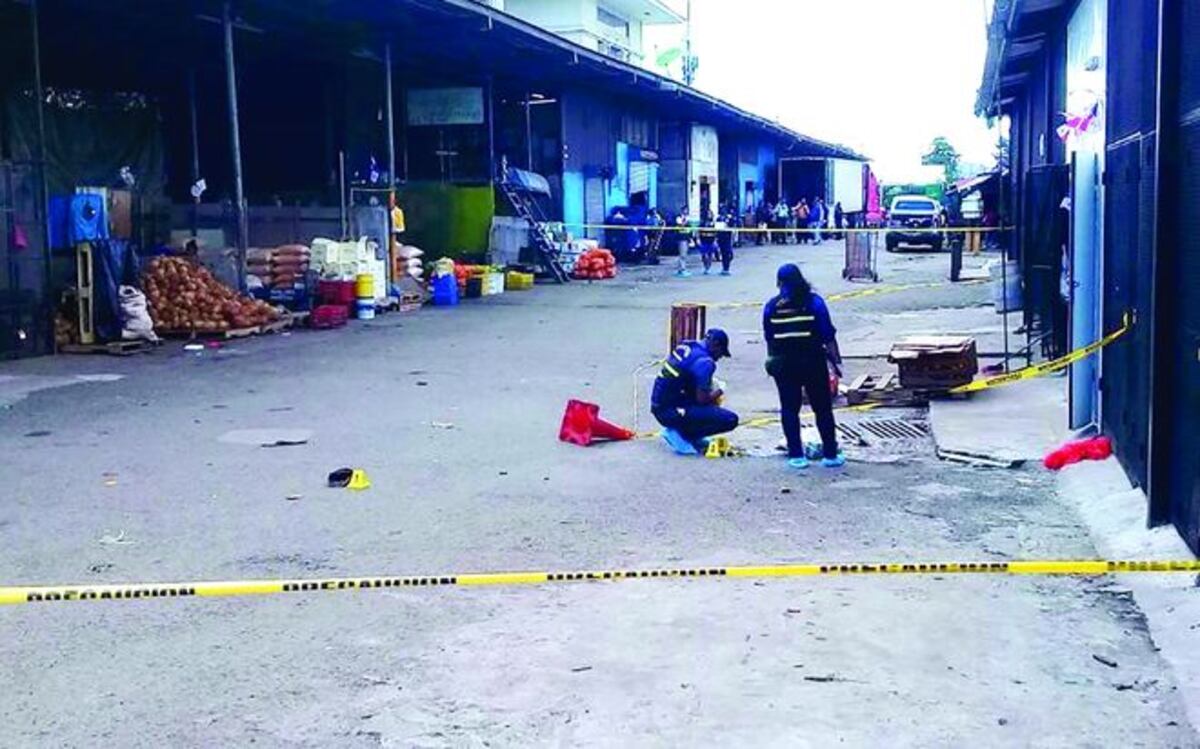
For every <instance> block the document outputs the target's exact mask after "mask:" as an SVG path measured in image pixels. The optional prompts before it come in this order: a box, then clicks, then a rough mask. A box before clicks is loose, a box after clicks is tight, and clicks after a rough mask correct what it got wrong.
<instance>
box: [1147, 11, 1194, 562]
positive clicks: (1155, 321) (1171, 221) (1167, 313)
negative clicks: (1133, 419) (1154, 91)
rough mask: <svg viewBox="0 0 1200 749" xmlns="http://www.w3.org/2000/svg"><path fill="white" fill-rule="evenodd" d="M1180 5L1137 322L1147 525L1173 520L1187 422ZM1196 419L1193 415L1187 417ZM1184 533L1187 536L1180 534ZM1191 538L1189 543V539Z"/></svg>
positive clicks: (1163, 15) (1165, 62) (1159, 69)
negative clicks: (1179, 447)
mask: <svg viewBox="0 0 1200 749" xmlns="http://www.w3.org/2000/svg"><path fill="white" fill-rule="evenodd" d="M1181 10H1182V8H1181V4H1180V3H1179V2H1176V1H1175V0H1158V4H1157V15H1158V18H1157V19H1156V20H1157V24H1158V49H1157V50H1156V53H1157V60H1156V73H1157V75H1156V76H1155V77H1156V79H1157V82H1158V96H1157V99H1156V101H1155V123H1156V127H1155V131H1156V132H1157V133H1158V135H1157V142H1156V143H1155V151H1154V218H1153V229H1152V231H1153V236H1154V239H1153V247H1154V248H1155V251H1154V253H1153V254H1152V256H1151V271H1150V309H1149V310H1146V312H1147V314H1146V315H1145V318H1146V319H1145V320H1136V319H1135V324H1143V325H1147V326H1148V327H1149V329H1150V332H1149V339H1150V397H1149V400H1150V418H1149V419H1148V420H1147V425H1146V428H1147V431H1148V434H1147V440H1146V444H1147V453H1148V463H1149V465H1148V466H1147V469H1146V476H1147V482H1146V487H1145V488H1146V496H1147V497H1148V498H1149V500H1150V512H1149V517H1148V524H1149V525H1150V526H1156V525H1165V524H1167V523H1170V522H1171V520H1172V512H1171V496H1170V494H1169V491H1170V489H1171V486H1170V475H1169V472H1170V461H1171V443H1170V438H1171V426H1172V420H1173V419H1177V418H1183V416H1182V415H1181V411H1180V405H1179V403H1178V402H1176V401H1175V399H1174V395H1175V393H1174V392H1173V391H1172V387H1171V386H1172V379H1173V367H1174V362H1173V361H1172V356H1171V355H1172V353H1173V351H1172V348H1171V347H1172V344H1173V343H1174V342H1173V341H1172V340H1171V336H1170V321H1171V320H1172V319H1173V317H1174V316H1175V315H1176V314H1177V311H1176V305H1177V304H1178V300H1176V299H1175V298H1174V297H1173V295H1172V294H1171V293H1170V291H1169V290H1170V288H1171V282H1172V280H1173V279H1172V277H1171V273H1172V271H1174V268H1173V267H1172V264H1171V263H1169V262H1166V261H1165V256H1163V255H1162V254H1161V253H1160V252H1159V248H1160V244H1159V243H1160V242H1161V241H1163V240H1166V241H1168V242H1169V241H1170V238H1171V237H1172V236H1175V237H1177V236H1179V235H1178V234H1176V232H1177V231H1178V229H1177V224H1176V222H1177V220H1178V218H1177V214H1176V213H1175V212H1174V211H1169V210H1163V201H1164V196H1165V195H1167V194H1168V193H1169V192H1170V190H1171V188H1172V186H1173V185H1174V184H1175V183H1176V181H1177V179H1178V174H1179V171H1178V170H1179V169H1180V168H1181V167H1180V165H1179V163H1178V161H1177V160H1176V159H1172V158H1169V156H1165V155H1170V154H1177V153H1181V151H1180V146H1179V134H1180V132H1179V89H1180V77H1181V76H1180V71H1181V63H1182V61H1181V50H1180V36H1181V34H1180V33H1179V32H1177V31H1175V30H1176V29H1180V28H1182V23H1183V19H1182V18H1181V17H1180V13H1181ZM1188 418H1191V417H1188ZM1181 535H1182V534H1181ZM1185 540H1187V539H1185Z"/></svg>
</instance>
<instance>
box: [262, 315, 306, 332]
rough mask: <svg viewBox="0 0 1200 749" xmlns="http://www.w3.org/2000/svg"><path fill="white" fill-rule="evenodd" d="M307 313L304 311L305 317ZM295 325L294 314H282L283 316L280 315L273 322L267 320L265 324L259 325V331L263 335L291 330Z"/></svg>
mask: <svg viewBox="0 0 1200 749" xmlns="http://www.w3.org/2000/svg"><path fill="white" fill-rule="evenodd" d="M307 315H308V313H305V316H306V317H307ZM295 326H296V316H295V315H290V314H289V315H284V316H283V317H280V318H279V319H278V320H276V321H275V322H269V323H267V324H265V325H260V326H259V332H260V333H262V334H264V335H269V334H271V333H280V332H282V331H285V330H291V329H292V328H293V327H295Z"/></svg>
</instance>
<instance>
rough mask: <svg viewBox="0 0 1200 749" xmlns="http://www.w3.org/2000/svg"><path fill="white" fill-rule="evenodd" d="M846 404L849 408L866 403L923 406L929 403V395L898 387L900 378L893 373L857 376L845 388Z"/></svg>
mask: <svg viewBox="0 0 1200 749" xmlns="http://www.w3.org/2000/svg"><path fill="white" fill-rule="evenodd" d="M846 402H847V403H848V404H849V405H851V406H861V405H864V404H868V403H878V404H880V405H886V406H909V405H923V404H925V403H928V402H929V393H925V392H918V391H915V390H909V389H907V388H903V387H900V378H899V377H898V376H897V375H896V373H895V372H888V373H887V374H882V375H876V374H865V375H859V376H858V377H857V378H856V379H855V380H854V381H853V382H851V383H850V387H848V388H846Z"/></svg>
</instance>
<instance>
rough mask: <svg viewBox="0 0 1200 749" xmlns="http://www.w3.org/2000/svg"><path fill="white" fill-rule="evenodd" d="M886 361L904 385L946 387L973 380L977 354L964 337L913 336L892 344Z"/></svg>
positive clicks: (977, 362) (976, 369)
mask: <svg viewBox="0 0 1200 749" xmlns="http://www.w3.org/2000/svg"><path fill="white" fill-rule="evenodd" d="M888 361H890V362H891V363H893V364H895V365H897V366H898V367H899V369H900V384H901V385H902V386H903V387H905V388H911V389H922V390H949V389H951V388H954V387H958V386H959V385H965V384H967V383H969V382H971V380H973V379H975V375H976V374H977V373H978V372H979V355H978V353H977V352H976V348H975V339H974V338H970V337H967V336H913V337H909V338H905V339H904V340H902V341H900V342H898V343H895V344H893V345H892V350H891V352H890V353H889V354H888Z"/></svg>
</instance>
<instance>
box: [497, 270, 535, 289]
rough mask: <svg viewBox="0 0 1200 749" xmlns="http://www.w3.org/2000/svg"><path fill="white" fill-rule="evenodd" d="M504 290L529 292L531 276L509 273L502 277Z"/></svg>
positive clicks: (531, 286)
mask: <svg viewBox="0 0 1200 749" xmlns="http://www.w3.org/2000/svg"><path fill="white" fill-rule="evenodd" d="M504 288H505V289H507V290H509V291H529V290H530V289H532V288H533V274H532V273H519V272H517V271H509V272H508V274H507V275H505V276H504Z"/></svg>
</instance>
